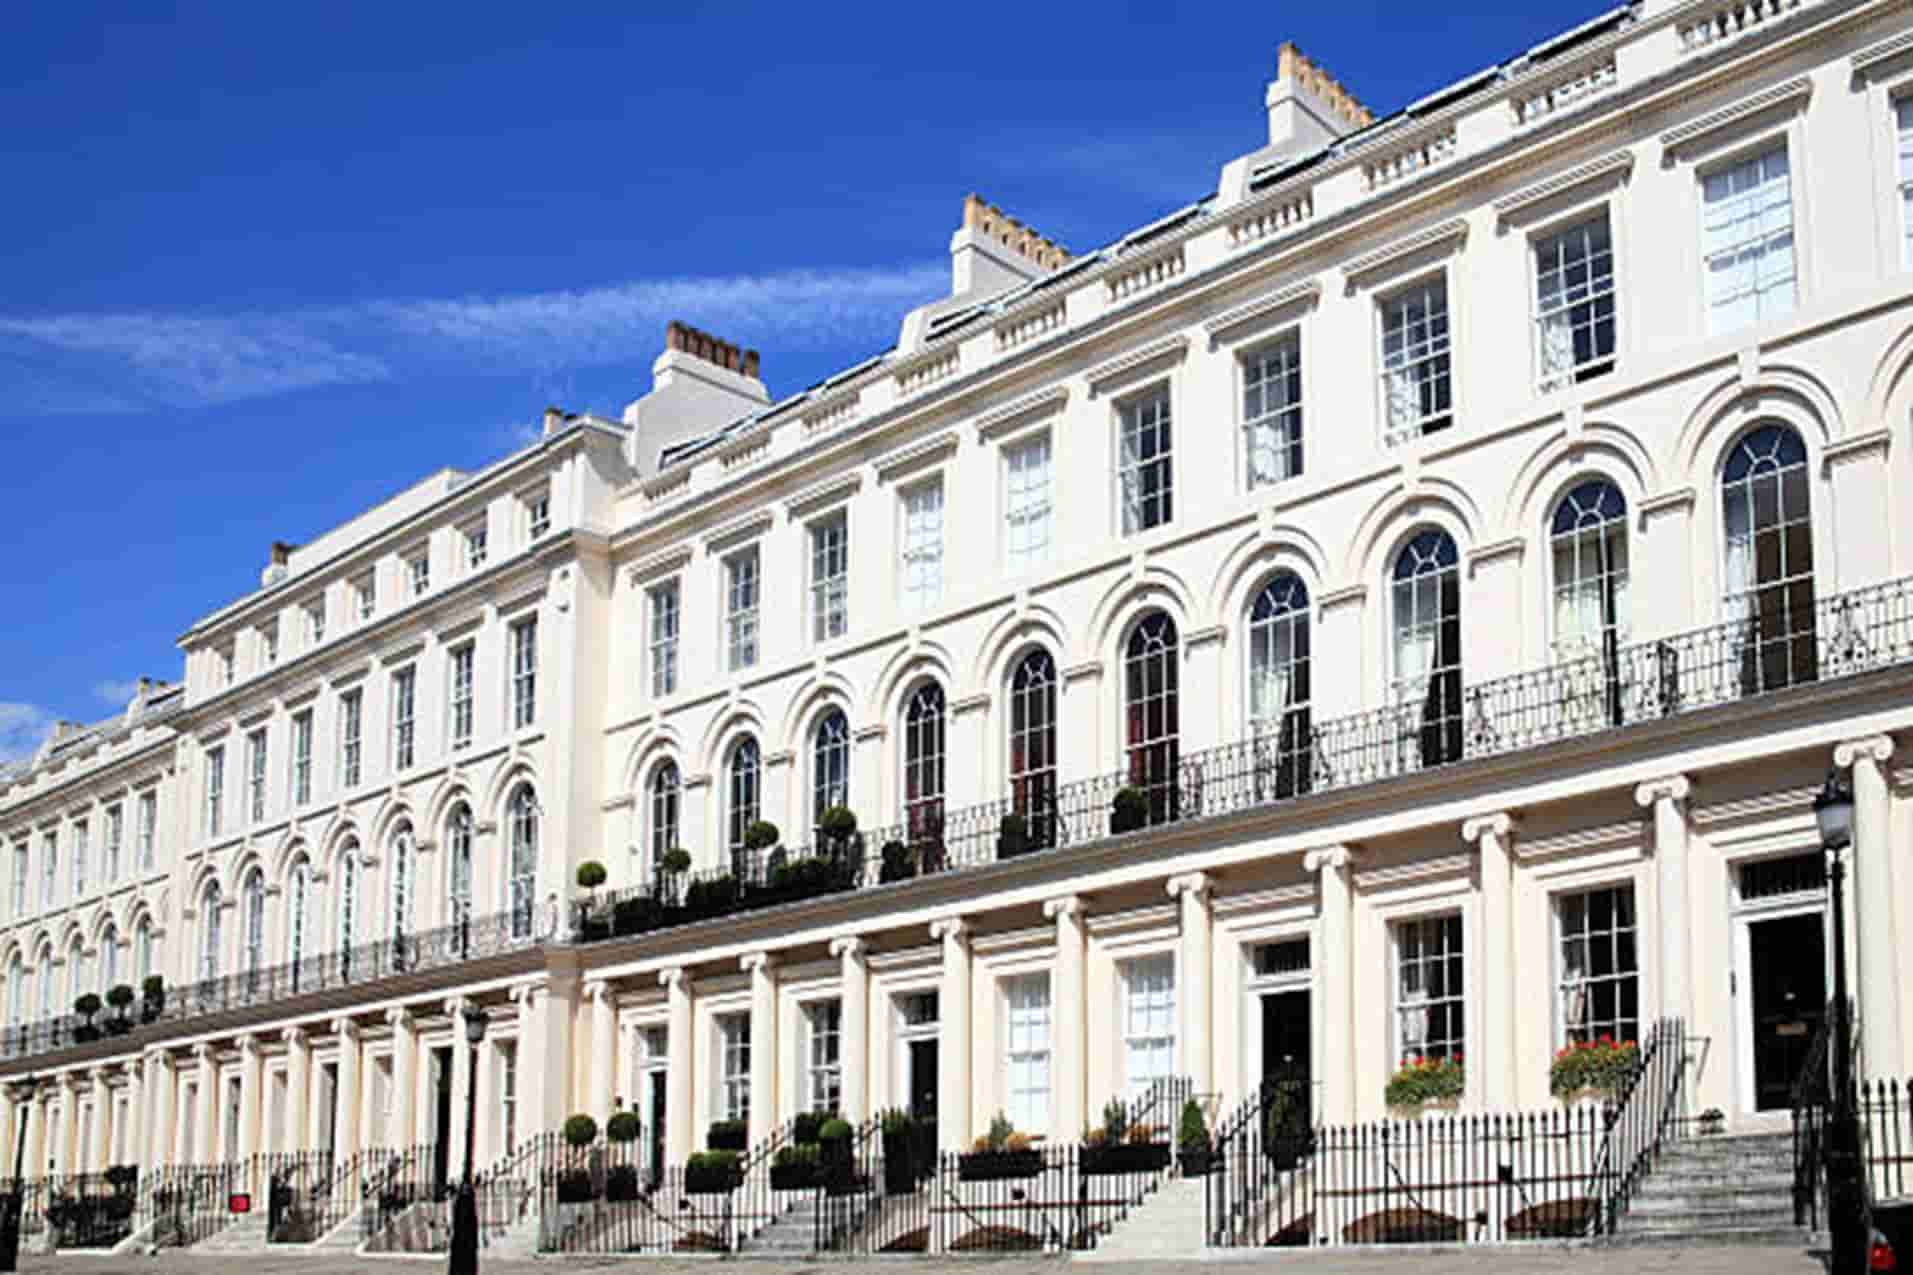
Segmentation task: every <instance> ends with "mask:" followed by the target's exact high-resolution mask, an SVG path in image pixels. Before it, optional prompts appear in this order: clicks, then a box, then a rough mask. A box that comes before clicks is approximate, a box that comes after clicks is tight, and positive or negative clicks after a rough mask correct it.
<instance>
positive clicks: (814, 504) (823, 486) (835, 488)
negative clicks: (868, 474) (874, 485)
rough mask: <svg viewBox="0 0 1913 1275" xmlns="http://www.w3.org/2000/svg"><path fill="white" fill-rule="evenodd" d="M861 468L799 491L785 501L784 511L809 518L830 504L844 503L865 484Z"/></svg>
mask: <svg viewBox="0 0 1913 1275" xmlns="http://www.w3.org/2000/svg"><path fill="white" fill-rule="evenodd" d="M863 481H864V476H863V472H862V471H861V470H856V469H853V470H851V471H849V472H848V473H844V474H839V475H837V476H836V477H835V478H831V479H827V480H825V481H824V482H821V483H818V484H816V485H815V486H812V487H808V488H806V489H804V490H803V491H800V492H798V493H797V494H796V495H795V496H792V497H791V498H790V499H789V500H786V501H785V502H784V513H785V515H786V516H787V517H791V518H807V517H809V516H810V515H811V514H813V513H816V512H817V511H818V510H820V509H823V508H825V507H827V506H830V505H838V504H842V503H844V502H845V501H847V500H849V499H850V498H851V497H852V496H854V495H856V494H857V489H858V488H860V487H862V486H863Z"/></svg>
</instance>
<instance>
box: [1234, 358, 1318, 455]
mask: <svg viewBox="0 0 1913 1275" xmlns="http://www.w3.org/2000/svg"><path fill="white" fill-rule="evenodd" d="M1235 371H1236V386H1237V394H1236V403H1237V405H1238V407H1239V409H1240V412H1241V416H1240V418H1239V419H1240V421H1241V431H1242V481H1243V486H1244V488H1245V489H1246V490H1249V491H1254V490H1256V489H1257V488H1259V487H1273V486H1274V485H1275V484H1277V483H1280V482H1286V481H1288V480H1289V479H1291V478H1299V477H1301V475H1302V473H1303V467H1304V463H1305V456H1306V452H1305V450H1304V449H1305V446H1306V444H1305V438H1306V434H1305V432H1304V425H1305V422H1306V413H1305V411H1304V398H1303V396H1304V394H1306V393H1307V387H1308V380H1307V370H1306V367H1305V365H1304V364H1303V362H1302V329H1301V328H1300V327H1290V328H1286V329H1284V330H1283V331H1281V332H1278V333H1276V334H1275V335H1274V336H1272V337H1270V338H1269V339H1268V340H1266V341H1262V342H1259V343H1258V344H1256V345H1255V346H1253V347H1251V348H1249V349H1247V350H1244V351H1243V352H1242V353H1241V355H1240V356H1238V357H1237V359H1236V367H1235ZM1264 456H1267V457H1269V458H1270V459H1269V462H1268V463H1267V464H1263V463H1262V460H1261V458H1262V457H1264Z"/></svg>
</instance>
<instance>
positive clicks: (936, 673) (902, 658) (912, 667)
mask: <svg viewBox="0 0 1913 1275" xmlns="http://www.w3.org/2000/svg"><path fill="white" fill-rule="evenodd" d="M956 670H957V663H956V661H955V660H953V659H952V658H951V657H950V652H949V651H948V650H947V649H946V648H945V647H944V646H943V645H942V644H941V643H938V642H931V641H927V640H921V639H920V640H918V641H916V642H912V643H908V644H906V645H904V646H902V647H900V648H899V649H897V650H895V651H892V652H891V653H890V657H889V658H888V659H886V660H885V661H884V664H883V668H882V670H881V671H880V672H879V673H878V674H877V680H876V681H875V682H874V683H873V684H872V685H871V688H870V691H869V693H868V695H867V696H866V697H865V699H864V720H865V721H867V722H885V723H893V722H895V721H896V719H897V712H898V710H899V709H900V708H901V707H902V705H903V701H904V697H905V696H906V695H908V694H909V692H910V690H911V689H912V688H914V687H915V685H916V684H917V682H918V681H919V680H921V679H923V678H925V677H934V678H935V679H936V680H937V681H938V682H940V683H942V685H943V688H944V691H945V692H946V693H947V694H949V695H950V697H951V698H952V699H954V698H956V692H955V691H954V690H953V689H952V688H954V687H955V686H956V684H957V682H956ZM851 724H852V725H853V726H855V724H856V722H855V719H854V718H853V720H852V723H851Z"/></svg>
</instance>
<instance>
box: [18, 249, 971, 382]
mask: <svg viewBox="0 0 1913 1275" xmlns="http://www.w3.org/2000/svg"><path fill="white" fill-rule="evenodd" d="M947 279H948V269H947V267H946V266H943V265H941V264H938V263H923V264H918V265H910V266H901V267H896V268H875V269H838V270H793V271H784V272H777V273H770V274H761V275H726V276H714V277H708V278H695V277H686V278H675V279H655V280H643V281H637V282H629V283H619V284H613V285H607V286H604V287H597V288H584V289H573V290H565V291H555V292H540V293H526V294H507V295H500V296H467V297H456V298H440V299H434V298H392V299H383V300H373V301H366V302H361V303H355V304H352V305H342V306H315V307H309V308H304V309H293V310H282V311H257V312H250V313H233V314H220V315H212V316H208V315H200V314H176V313H166V312H133V313H102V314H79V313H71V314H52V315H39V316H31V315H29V316H24V317H22V316H13V317H6V318H0V398H4V399H7V400H11V401H13V402H15V403H23V404H31V405H33V406H34V408H35V409H36V410H40V411H50V412H112V411H127V410H138V409H141V408H145V407H152V406H174V407H201V406H209V405H215V404H221V403H231V402H236V401H240V400H243V399H251V398H261V397H266V396H270V395H274V394H282V393H286V392H289V391H294V390H301V389H310V388H314V387H319V386H328V385H347V384H365V383H371V382H381V381H389V380H392V379H395V378H397V377H399V376H403V375H406V374H408V373H416V372H424V371H457V370H461V369H465V370H473V371H483V372H488V373H495V372H501V371H503V372H529V373H535V374H537V375H540V376H544V377H550V376H552V375H554V374H555V373H561V372H562V371H563V370H565V369H568V368H583V367H597V366H603V365H606V364H610V363H619V362H648V361H649V359H650V357H651V356H652V355H653V354H654V353H655V352H656V351H657V349H658V348H659V347H660V345H661V342H662V339H663V331H662V330H663V326H664V323H665V321H666V320H667V319H674V318H682V319H685V320H687V321H689V322H692V323H695V324H697V325H698V326H700V327H705V328H709V329H713V330H715V331H719V332H722V333H723V334H724V335H725V336H726V337H729V338H731V339H733V340H736V341H739V342H740V343H743V344H747V345H756V346H759V347H761V348H768V349H772V350H796V351H805V352H810V351H816V350H827V349H837V348H844V347H849V348H852V349H861V348H864V347H870V346H875V345H881V344H884V343H887V342H888V341H889V340H891V339H892V338H893V337H894V336H895V333H896V327H897V323H898V321H899V319H900V318H901V317H902V314H903V312H904V311H905V310H907V309H908V308H910V307H911V306H914V305H917V304H920V303H921V302H923V301H926V300H929V299H931V298H933V297H935V296H937V295H939V294H940V293H941V292H942V290H943V288H944V287H945V285H946V283H947Z"/></svg>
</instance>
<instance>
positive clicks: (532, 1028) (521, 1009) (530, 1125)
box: [511, 983, 549, 1137]
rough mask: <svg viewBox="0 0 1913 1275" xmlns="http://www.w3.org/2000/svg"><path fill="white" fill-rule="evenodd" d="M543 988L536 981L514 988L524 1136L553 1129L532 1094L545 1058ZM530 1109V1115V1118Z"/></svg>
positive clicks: (535, 1090) (519, 1106)
mask: <svg viewBox="0 0 1913 1275" xmlns="http://www.w3.org/2000/svg"><path fill="white" fill-rule="evenodd" d="M540 990H541V989H540V988H539V987H538V986H537V985H536V984H535V983H521V984H520V985H518V986H517V987H514V988H512V989H511V998H512V1002H513V1003H514V1004H515V1005H516V1006H517V1007H518V1057H517V1059H516V1062H517V1064H518V1076H517V1081H518V1111H519V1116H518V1124H519V1127H520V1128H521V1129H523V1130H524V1133H523V1134H521V1135H520V1136H522V1137H536V1136H538V1135H539V1134H542V1133H546V1132H549V1131H548V1130H547V1129H546V1128H545V1126H544V1124H543V1123H541V1119H540V1113H539V1107H538V1103H537V1102H536V1101H533V1100H530V1096H531V1095H533V1094H535V1093H536V1092H537V1091H538V1069H539V1067H540V1066H541V1065H542V1061H541V1060H540V1059H539V1057H538V1028H537V1018H538V996H539V992H540ZM527 1113H529V1118H527Z"/></svg>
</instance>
